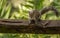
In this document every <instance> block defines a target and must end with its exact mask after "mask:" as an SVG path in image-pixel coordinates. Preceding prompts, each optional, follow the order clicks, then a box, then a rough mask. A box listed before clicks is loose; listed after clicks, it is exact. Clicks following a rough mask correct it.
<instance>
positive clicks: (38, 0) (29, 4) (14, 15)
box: [0, 0, 60, 38]
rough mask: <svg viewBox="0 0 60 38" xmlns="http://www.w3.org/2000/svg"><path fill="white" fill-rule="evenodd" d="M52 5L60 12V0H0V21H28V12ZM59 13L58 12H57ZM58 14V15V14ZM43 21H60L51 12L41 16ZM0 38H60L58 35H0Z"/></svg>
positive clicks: (59, 18)
mask: <svg viewBox="0 0 60 38" xmlns="http://www.w3.org/2000/svg"><path fill="white" fill-rule="evenodd" d="M49 5H53V6H55V7H56V9H57V10H58V11H59V10H60V0H0V19H24V20H28V19H29V15H28V14H29V13H28V11H30V10H32V9H38V10H41V9H42V8H44V7H48V6H49ZM59 12H60V11H59ZM59 14H60V13H59ZM41 19H43V20H60V17H56V16H55V15H54V13H53V11H49V12H48V13H46V14H44V15H42V17H41ZM0 38H60V34H23V33H20V34H18V33H15V34H14V33H0Z"/></svg>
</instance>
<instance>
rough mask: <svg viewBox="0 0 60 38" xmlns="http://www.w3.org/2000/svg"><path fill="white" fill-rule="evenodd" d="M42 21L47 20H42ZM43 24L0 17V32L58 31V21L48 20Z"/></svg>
mask: <svg viewBox="0 0 60 38" xmlns="http://www.w3.org/2000/svg"><path fill="white" fill-rule="evenodd" d="M42 21H43V22H44V23H45V22H46V21H47V20H42ZM42 21H41V22H42ZM49 21H50V22H49V23H48V24H47V25H46V26H45V28H44V26H42V25H41V24H40V23H41V22H40V23H39V25H35V24H29V20H18V19H0V33H44V34H45V33H48V34H51V33H53V34H56V33H60V21H59V20H49Z"/></svg>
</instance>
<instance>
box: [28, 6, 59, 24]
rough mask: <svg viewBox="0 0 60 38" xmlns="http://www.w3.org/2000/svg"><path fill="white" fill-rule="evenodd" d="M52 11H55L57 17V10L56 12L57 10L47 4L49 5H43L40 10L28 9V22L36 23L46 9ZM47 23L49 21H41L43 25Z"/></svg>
mask: <svg viewBox="0 0 60 38" xmlns="http://www.w3.org/2000/svg"><path fill="white" fill-rule="evenodd" d="M50 10H51V11H54V13H55V15H56V16H57V17H59V12H58V10H57V9H56V8H55V7H53V6H49V7H45V8H43V9H42V10H40V11H38V10H32V11H29V17H30V18H29V19H30V21H29V23H30V24H38V22H39V21H41V19H40V18H41V15H43V14H45V13H46V12H48V11H50ZM47 23H49V21H47V22H46V23H44V24H43V23H42V24H43V25H46V24H47Z"/></svg>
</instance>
